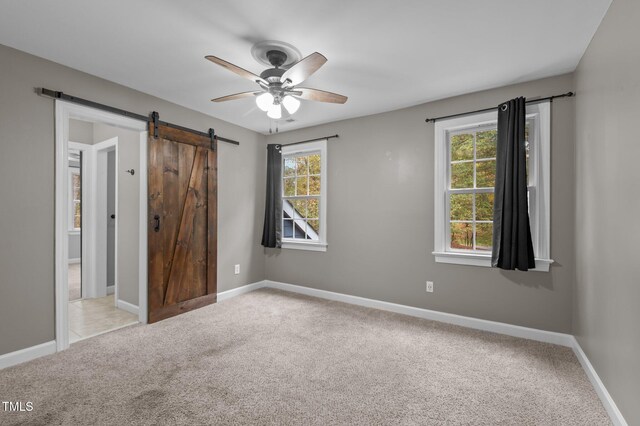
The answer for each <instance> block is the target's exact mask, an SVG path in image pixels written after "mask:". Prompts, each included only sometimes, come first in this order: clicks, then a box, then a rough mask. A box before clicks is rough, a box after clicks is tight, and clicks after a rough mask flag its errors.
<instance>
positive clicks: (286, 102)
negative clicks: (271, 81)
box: [282, 95, 300, 114]
mask: <svg viewBox="0 0 640 426" xmlns="http://www.w3.org/2000/svg"><path fill="white" fill-rule="evenodd" d="M282 105H283V106H284V107H285V109H286V110H287V112H288V113H289V114H295V113H296V111H298V108H300V101H299V100H298V99H296V98H294V97H293V96H291V95H287V96H285V97H284V99H283V100H282Z"/></svg>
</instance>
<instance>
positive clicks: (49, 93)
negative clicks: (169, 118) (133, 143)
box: [36, 88, 240, 150]
mask: <svg viewBox="0 0 640 426" xmlns="http://www.w3.org/2000/svg"><path fill="white" fill-rule="evenodd" d="M36 93H37V94H38V95H40V96H44V97H48V98H52V99H60V100H63V101H67V102H72V103H74V104H78V105H84V106H88V107H91V108H96V109H100V110H102V111H107V112H110V113H113V114H118V115H123V116H125V117H129V118H133V119H135V120H141V121H146V122H148V123H153V129H154V137H158V126H167V127H171V128H173V129H177V130H182V131H184V132H189V133H193V134H196V135H198V136H204V137H205V138H209V139H211V148H212V149H214V150H215V149H216V142H217V141H220V142H226V143H230V144H233V145H240V142H238V141H234V140H233V139H228V138H223V137H221V136H218V135H216V132H215V130H213V129H211V128H210V129H209V131H207V132H201V131H199V130H194V129H189V128H188V127H183V126H179V125H177V124H172V123H168V122H166V121H160V114H158V113H157V112H156V111H153V112H152V113H151V114H149V115H148V116H146V115H142V114H137V113H135V112H131V111H126V110H124V109H120V108H115V107H112V106H109V105H104V104H101V103H98V102H94V101H90V100H88V99H82V98H78V97H77V96H71V95H67V94H66V93H63V92H58V91H55V90H50V89H45V88H37V89H36Z"/></svg>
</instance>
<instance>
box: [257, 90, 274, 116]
mask: <svg viewBox="0 0 640 426" xmlns="http://www.w3.org/2000/svg"><path fill="white" fill-rule="evenodd" d="M256 105H258V108H260V109H261V110H263V111H265V112H266V111H269V108H270V107H271V105H273V95H272V94H271V93H269V92H265V93H263V94H261V95H259V96H258V97H256Z"/></svg>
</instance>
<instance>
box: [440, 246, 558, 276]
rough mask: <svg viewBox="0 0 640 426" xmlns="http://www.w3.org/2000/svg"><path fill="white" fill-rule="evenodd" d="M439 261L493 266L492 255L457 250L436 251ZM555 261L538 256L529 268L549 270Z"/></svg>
mask: <svg viewBox="0 0 640 426" xmlns="http://www.w3.org/2000/svg"><path fill="white" fill-rule="evenodd" d="M433 255H434V256H435V257H436V262H437V263H452V264H455V265H470V266H482V267H485V268H491V255H490V254H489V255H486V254H477V253H456V252H438V251H434V252H433ZM552 263H553V259H538V258H536V267H535V268H534V269H529V270H530V271H538V272H549V267H550V266H551V264H552Z"/></svg>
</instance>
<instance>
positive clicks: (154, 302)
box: [147, 131, 165, 312]
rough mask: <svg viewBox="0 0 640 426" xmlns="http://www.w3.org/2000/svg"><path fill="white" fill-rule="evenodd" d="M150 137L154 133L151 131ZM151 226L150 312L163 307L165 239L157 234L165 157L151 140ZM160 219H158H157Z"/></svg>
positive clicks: (160, 142)
mask: <svg viewBox="0 0 640 426" xmlns="http://www.w3.org/2000/svg"><path fill="white" fill-rule="evenodd" d="M149 134H150V135H152V134H153V133H152V132H151V131H150V132H149ZM148 149H149V164H150V165H153V167H149V178H148V179H149V181H148V186H149V195H148V196H149V209H148V212H149V222H148V223H149V226H148V231H147V235H148V253H149V260H148V263H149V265H148V274H149V283H148V288H147V298H148V304H149V311H150V312H151V311H154V310H157V309H159V308H161V307H162V305H163V302H164V294H165V287H164V283H165V280H164V276H163V266H164V259H163V258H164V250H163V247H164V238H163V234H162V233H160V232H157V231H156V229H155V227H156V223H157V221H158V220H161V217H162V209H163V196H162V195H163V185H162V169H163V167H164V156H163V152H162V140H158V139H154V138H151V137H150V138H149V148H148ZM156 218H158V219H156Z"/></svg>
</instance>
